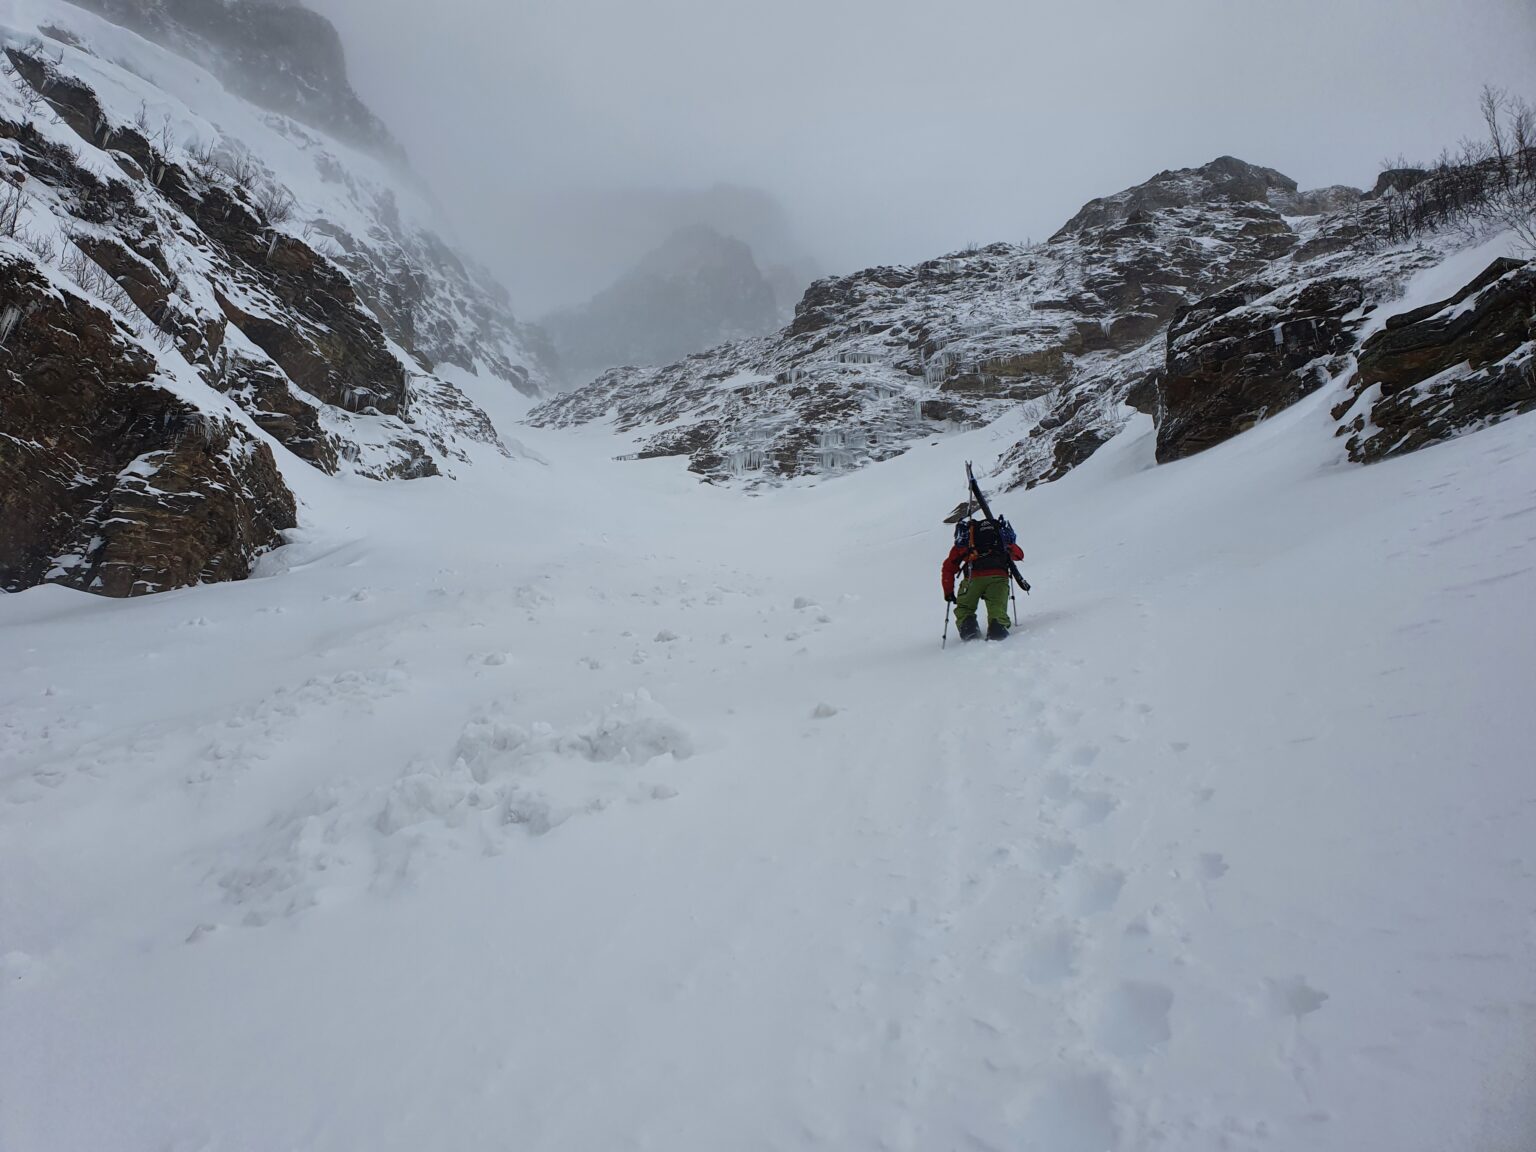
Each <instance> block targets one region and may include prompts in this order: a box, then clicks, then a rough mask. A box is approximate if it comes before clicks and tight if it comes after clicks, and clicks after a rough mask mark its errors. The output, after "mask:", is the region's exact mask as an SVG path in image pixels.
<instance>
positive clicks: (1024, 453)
mask: <svg viewBox="0 0 1536 1152" xmlns="http://www.w3.org/2000/svg"><path fill="white" fill-rule="evenodd" d="M1400 183H1401V181H1399V180H1396V179H1394V180H1389V181H1387V182H1386V183H1385V184H1379V185H1378V188H1377V189H1376V190H1374V191H1373V192H1372V193H1361V192H1359V191H1356V190H1353V189H1348V188H1341V187H1335V188H1327V189H1321V190H1317V191H1310V192H1307V191H1301V190H1299V189H1298V188H1297V185H1296V183H1295V182H1294V181H1292V180H1290V179H1289V178H1287V177H1285V176H1284V175H1282V174H1280V173H1278V172H1276V171H1274V170H1272V169H1268V168H1261V167H1257V166H1255V165H1251V164H1247V163H1244V162H1243V161H1241V160H1237V159H1234V158H1232V157H1222V158H1219V159H1217V160H1215V161H1213V162H1211V163H1210V164H1207V165H1204V166H1203V167H1201V168H1195V169H1183V170H1179V171H1173V172H1162V173H1159V174H1158V175H1156V176H1154V177H1153V178H1152V179H1151V180H1149V181H1147V182H1146V183H1144V184H1141V185H1137V186H1136V187H1134V188H1129V189H1126V190H1125V191H1122V192H1120V193H1117V194H1116V195H1114V196H1110V197H1105V198H1102V199H1098V200H1094V201H1091V202H1090V203H1089V204H1087V205H1085V206H1084V207H1083V209H1082V210H1081V211H1080V212H1078V213H1077V214H1076V215H1075V216H1074V217H1073V218H1072V219H1071V220H1070V221H1069V222H1068V223H1067V224H1066V225H1065V226H1064V227H1063V228H1062V229H1061V230H1060V231H1059V232H1057V233H1056V235H1055V236H1053V237H1052V238H1051V240H1050V241H1049V242H1047V243H1045V244H1040V245H1035V246H1032V247H1023V246H1018V245H1011V244H995V245H992V246H990V247H987V248H982V249H978V250H973V251H967V252H960V253H954V254H952V255H950V256H946V257H943V258H941V259H937V260H931V261H928V262H927V263H925V264H921V265H917V266H916V267H887V268H874V269H869V270H866V271H863V272H859V273H856V274H854V275H852V276H846V277H840V278H835V279H828V280H822V281H819V282H818V283H816V284H814V285H813V286H812V287H811V289H810V290H809V291H808V292H806V294H805V296H804V298H803V299H802V300H801V302H800V304H799V306H798V308H797V310H796V315H795V318H794V320H793V322H792V323H790V324H789V325H788V326H787V327H785V328H784V329H783V330H782V331H780V332H778V333H777V334H775V335H773V336H769V337H765V338H761V339H757V340H750V341H742V342H737V343H734V344H728V345H725V346H723V347H720V348H717V349H714V350H712V351H710V352H708V353H704V354H700V355H695V356H690V357H688V358H687V359H686V360H683V361H680V362H678V363H675V364H672V365H669V366H666V367H663V368H657V369H640V370H637V369H621V370H616V371H613V372H609V373H607V374H605V375H604V376H602V377H601V378H599V379H598V380H597V381H595V382H594V383H593V384H592V385H590V386H589V387H587V388H585V389H582V390H580V391H578V392H576V393H574V394H569V395H565V396H561V397H557V398H555V399H554V400H551V401H549V402H548V403H546V404H544V405H542V406H541V407H539V408H538V409H536V410H535V411H534V412H533V414H532V415H531V417H530V419H531V420H532V421H533V422H535V423H538V424H543V425H549V426H562V425H569V424H578V423H586V422H593V421H609V422H611V423H612V424H613V426H614V427H615V429H616V430H617V431H618V432H620V433H621V434H624V435H626V436H627V437H628V438H629V440H630V442H631V444H632V445H633V448H634V452H633V454H634V455H635V456H637V457H652V456H663V455H686V456H688V458H689V466H690V467H691V468H692V469H693V470H694V471H696V472H698V473H700V474H702V475H704V476H706V477H708V478H710V479H712V480H717V481H720V480H731V481H737V482H742V483H746V484H749V485H750V484H758V483H774V482H779V481H782V480H785V479H788V478H791V477H796V476H802V475H807V474H817V473H835V472H837V471H840V470H844V469H848V468H853V467H859V466H861V465H863V464H865V463H867V462H870V461H875V460H880V459H883V458H886V457H888V456H891V455H894V454H896V453H899V452H902V451H904V450H905V449H906V448H907V447H908V446H910V445H911V444H912V443H913V442H915V441H917V440H918V439H920V438H924V437H928V436H931V435H933V434H935V433H939V432H942V431H944V430H945V429H949V428H966V427H975V426H978V425H981V424H984V423H987V422H990V421H992V420H994V419H996V418H997V417H999V416H1001V415H1003V414H1004V413H1007V412H1011V411H1017V410H1020V409H1022V410H1023V412H1024V414H1025V418H1026V420H1027V423H1028V427H1029V431H1028V432H1027V433H1026V434H1025V435H1024V437H1023V438H1022V439H1021V440H1019V441H1018V442H1017V443H1016V444H1015V445H1014V446H1013V447H1012V448H1011V449H1010V450H1009V451H1007V452H1005V453H1004V454H1003V456H1002V459H1001V462H1000V465H999V472H1000V474H1001V475H1002V476H1003V478H1004V480H1005V482H1006V483H1008V484H1010V485H1013V486H1019V485H1026V486H1027V485H1034V484H1038V483H1042V482H1046V481H1050V480H1054V479H1057V478H1059V477H1060V476H1062V475H1064V474H1065V473H1066V472H1067V471H1069V470H1070V469H1071V468H1073V467H1075V466H1076V465H1077V464H1079V463H1081V462H1082V461H1083V460H1084V459H1086V458H1087V457H1088V456H1089V455H1090V454H1092V453H1093V452H1094V451H1095V450H1096V449H1097V448H1098V447H1099V446H1100V445H1101V444H1103V443H1105V442H1106V441H1107V440H1108V439H1109V438H1110V437H1111V436H1113V435H1115V434H1116V433H1117V432H1118V431H1119V430H1120V429H1121V428H1122V427H1124V425H1125V423H1126V421H1127V420H1128V419H1129V418H1130V417H1131V415H1132V414H1133V413H1134V411H1135V410H1136V409H1140V410H1142V411H1144V412H1146V413H1149V414H1152V415H1153V416H1154V417H1155V419H1156V420H1157V423H1158V457H1159V459H1160V460H1172V459H1177V458H1179V457H1180V456H1184V455H1188V454H1190V453H1192V452H1196V451H1199V450H1200V449H1202V448H1205V447H1209V446H1210V445H1212V444H1215V443H1219V442H1220V441H1222V440H1224V439H1227V438H1229V437H1231V436H1233V435H1235V434H1237V433H1238V432H1240V431H1242V430H1243V429H1245V428H1247V427H1250V426H1252V425H1253V424H1254V423H1256V422H1257V421H1259V420H1261V419H1263V418H1264V417H1265V416H1266V415H1268V414H1270V413H1273V412H1275V411H1277V410H1278V409H1280V408H1282V407H1284V406H1286V405H1288V404H1290V403H1293V402H1295V401H1296V400H1297V399H1299V398H1300V397H1302V396H1305V395H1307V394H1308V393H1310V392H1312V391H1314V390H1316V389H1317V388H1319V387H1321V386H1323V385H1324V384H1325V383H1329V382H1331V381H1336V380H1338V379H1341V378H1345V377H1347V376H1348V373H1349V372H1350V371H1351V370H1352V369H1353V367H1354V364H1355V354H1356V351H1357V345H1358V341H1359V339H1360V338H1361V336H1362V334H1363V333H1364V332H1365V331H1366V330H1367V328H1368V326H1369V325H1370V324H1371V323H1372V322H1373V320H1374V319H1375V318H1377V317H1379V316H1380V315H1381V314H1382V313H1383V312H1384V311H1389V310H1390V308H1391V302H1392V301H1393V300H1395V299H1396V298H1397V297H1398V296H1399V295H1400V294H1401V292H1402V290H1403V286H1404V284H1405V282H1406V281H1407V280H1408V278H1409V277H1410V276H1412V275H1413V274H1415V273H1416V272H1418V271H1420V270H1422V269H1424V268H1427V267H1429V266H1432V265H1434V264H1435V263H1437V262H1438V261H1440V260H1442V259H1443V258H1444V257H1445V255H1446V253H1448V252H1450V251H1452V250H1454V249H1455V248H1456V247H1457V246H1458V245H1464V244H1465V243H1467V237H1466V236H1465V235H1462V234H1445V235H1424V236H1420V237H1418V238H1416V240H1415V242H1414V243H1412V244H1393V243H1391V242H1390V240H1389V235H1390V228H1389V227H1388V217H1389V212H1388V204H1389V202H1390V199H1391V197H1392V196H1393V195H1395V194H1396V189H1397V187H1398V186H1399V184H1400ZM1463 394H1464V395H1470V394H1471V389H1470V386H1469V388H1467V389H1463ZM1477 410H1478V411H1479V412H1483V411H1484V406H1477ZM1358 415H1359V413H1354V414H1353V416H1358ZM1353 416H1352V418H1353ZM1468 420H1469V418H1462V419H1461V420H1460V423H1459V424H1458V425H1457V426H1459V427H1465V426H1467V424H1468ZM1446 427H1447V428H1448V427H1450V425H1449V424H1447V425H1446Z"/></svg>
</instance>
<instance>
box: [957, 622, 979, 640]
mask: <svg viewBox="0 0 1536 1152" xmlns="http://www.w3.org/2000/svg"><path fill="white" fill-rule="evenodd" d="M980 635H981V625H980V624H978V623H976V617H974V616H967V617H966V618H965V619H964V620H962V621H960V639H962V640H974V639H976V638H977V637H978V636H980Z"/></svg>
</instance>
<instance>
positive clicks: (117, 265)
mask: <svg viewBox="0 0 1536 1152" xmlns="http://www.w3.org/2000/svg"><path fill="white" fill-rule="evenodd" d="M89 6H90V7H95V8H98V9H100V10H102V11H103V12H105V13H107V14H109V15H114V16H117V17H119V18H122V19H124V20H127V21H129V22H130V23H132V24H133V25H134V26H135V27H138V28H140V29H142V30H147V31H150V32H152V33H154V35H155V37H156V39H158V40H162V41H165V42H166V44H174V45H175V46H176V48H177V50H176V51H172V50H171V49H170V48H169V47H162V46H156V45H154V44H151V43H149V42H147V41H146V40H144V39H143V38H141V37H140V36H139V35H137V34H135V33H134V32H131V31H129V30H127V29H125V28H124V27H122V26H119V25H116V24H114V23H112V22H110V21H109V20H106V19H103V18H102V17H99V16H96V15H92V14H90V13H87V12H85V11H82V10H81V9H80V8H77V7H74V6H71V5H68V4H64V3H61V2H58V0H18V3H17V4H15V5H13V6H11V8H10V9H9V10H8V12H7V14H6V15H5V16H4V17H3V18H0V72H3V75H0V373H3V375H4V377H5V379H6V381H7V386H6V388H5V390H4V393H3V395H0V478H3V482H5V483H6V492H5V496H4V501H3V505H0V516H3V526H4V528H5V530H4V531H3V532H0V587H4V588H5V589H6V590H8V591H11V590H15V589H17V588H21V587H25V586H27V585H29V584H32V583H36V582H38V581H42V580H49V581H56V582H60V583H65V584H70V585H72V586H76V587H80V588H86V589H90V590H93V591H100V592H104V593H108V594H114V595H126V594H133V593H138V592H145V591H153V590H157V589H160V588H166V587H174V586H177V585H181V584H186V583H192V582H196V581H198V580H213V579H229V578H238V577H240V576H244V575H246V574H247V573H248V572H249V570H250V567H251V564H252V561H253V560H254V558H255V557H256V556H257V555H258V554H259V553H260V552H261V551H262V550H264V549H266V548H269V547H271V546H273V545H275V544H277V543H280V542H281V535H280V534H281V532H282V530H284V529H286V528H290V527H293V526H294V523H295V518H296V514H297V510H296V505H295V501H294V499H293V497H292V495H291V494H290V493H289V491H288V488H287V485H286V484H285V481H284V478H283V475H284V473H285V472H291V471H292V469H294V468H316V469H319V470H321V471H324V472H336V471H343V470H345V471H352V472H356V473H359V474H361V475H363V476H368V477H373V478H378V479H389V478H411V477H417V476H425V475H432V474H436V473H438V472H441V471H444V470H448V469H450V468H451V467H452V465H453V464H454V463H455V462H456V461H460V460H465V459H468V458H469V456H470V454H471V453H472V451H473V450H474V446H475V445H477V444H481V445H485V446H486V447H487V448H489V449H491V450H492V451H498V450H504V449H502V448H501V445H500V443H499V441H498V440H497V438H496V434H495V432H494V430H493V429H492V427H491V425H490V422H489V420H488V419H487V418H486V417H485V415H484V414H483V413H482V412H480V411H479V410H478V409H477V408H476V407H475V406H474V405H473V404H471V403H470V402H469V401H468V400H467V399H466V398H465V397H464V396H463V395H462V394H461V393H460V392H459V391H458V390H457V388H456V387H454V386H453V385H452V384H450V383H449V382H448V381H447V380H446V379H444V378H443V377H442V375H441V372H442V370H443V369H444V368H445V366H448V365H452V366H454V368H455V372H456V375H455V378H456V379H457V378H461V377H478V378H481V379H483V380H484V381H486V382H488V383H491V384H493V385H494V386H497V387H507V388H515V389H517V390H519V391H521V392H523V393H526V394H529V395H536V394H537V393H538V391H539V389H540V387H541V384H542V382H543V380H544V378H545V370H544V368H543V365H542V363H541V361H540V359H539V357H538V356H537V355H536V354H534V353H533V352H531V351H530V349H529V345H528V342H527V340H526V339H525V336H526V333H525V332H524V330H523V329H521V327H520V326H519V325H518V324H517V322H516V321H515V320H514V319H513V318H512V317H511V315H510V313H509V311H508V309H507V307H506V300H505V296H504V294H501V293H500V292H499V290H498V289H497V288H496V287H495V285H494V284H493V283H492V282H490V281H489V278H488V277H486V276H485V275H484V274H483V273H479V272H477V271H476V270H474V269H473V268H472V267H470V266H468V265H466V264H465V263H464V262H463V261H461V260H460V259H459V258H458V257H457V256H455V254H454V253H453V252H452V251H451V250H450V249H449V248H448V247H447V245H445V244H444V243H443V242H442V241H441V240H440V239H438V238H437V236H436V235H435V233H434V232H433V230H432V227H431V224H430V212H429V210H428V209H427V208H426V207H425V206H424V204H423V202H422V201H421V199H420V197H419V196H417V195H416V193H414V192H413V191H412V188H411V183H410V181H402V180H401V178H400V177H399V176H398V174H397V172H396V170H395V168H394V163H395V161H394V160H393V159H389V160H381V159H379V158H378V157H377V156H376V155H374V154H373V153H372V152H371V151H359V150H358V149H356V148H355V147H352V146H351V145H349V144H347V143H345V142H343V141H341V140H340V139H338V138H337V136H335V135H330V134H327V133H326V132H323V131H321V130H319V129H318V128H316V127H313V126H311V125H310V124H304V123H300V122H299V121H298V120H297V119H295V118H293V117H292V116H289V115H286V114H280V113H278V112H276V111H273V110H271V109H270V108H266V107H257V106H254V105H253V104H252V103H251V102H250V100H248V99H247V98H246V95H245V94H244V91H243V89H242V87H241V85H239V84H235V85H233V87H232V89H226V88H225V87H223V86H222V85H221V84H220V83H219V81H218V80H217V79H215V77H214V75H213V74H211V73H210V72H209V71H207V70H206V69H205V68H204V67H203V66H202V64H201V63H198V62H196V61H194V60H191V59H189V58H188V57H187V56H186V55H182V54H181V53H182V52H184V51H185V52H188V53H191V54H192V55H200V53H203V52H214V51H215V50H217V51H232V50H234V49H233V48H232V47H231V44H235V43H238V47H239V50H240V51H241V52H243V53H244V54H245V55H244V57H242V58H243V59H246V60H247V61H248V62H249V61H251V60H255V59H257V58H258V56H259V55H260V54H261V53H266V54H267V55H266V56H265V57H264V59H266V61H267V64H268V65H269V66H271V67H272V68H274V69H278V68H279V65H282V64H284V63H285V62H287V61H288V60H289V57H287V56H282V55H273V54H281V53H288V52H296V53H298V55H297V57H294V58H293V59H292V70H293V71H295V72H296V74H298V75H300V76H301V77H302V76H307V77H309V78H310V79H311V80H312V81H313V86H314V87H315V90H316V91H317V92H318V91H320V90H322V89H323V90H324V91H325V92H327V93H328V94H329V95H327V96H326V98H325V99H324V100H321V99H320V97H319V96H315V97H314V99H313V100H312V101H311V102H310V103H309V104H308V105H306V111H307V113H308V114H309V119H310V120H311V122H312V124H324V125H328V126H329V127H330V129H332V130H334V131H336V132H338V133H340V132H341V129H342V128H346V127H347V125H349V124H350V125H351V129H356V133H353V132H352V131H351V129H348V132H347V133H346V134H351V135H356V134H358V133H360V134H361V135H362V136H370V135H371V134H372V135H376V134H375V133H374V132H373V129H372V128H370V127H369V122H368V121H367V120H365V119H363V118H362V113H360V112H357V108H360V107H361V106H360V105H357V106H356V107H353V105H352V104H351V103H349V101H348V100H347V99H346V98H345V96H346V94H347V93H350V89H348V88H346V87H345V80H344V75H345V74H344V71H338V69H339V67H340V65H339V50H334V51H333V49H334V45H333V44H332V40H333V39H334V33H328V34H325V35H322V34H320V33H316V34H315V35H314V36H312V37H300V38H301V39H304V45H303V46H302V47H296V46H295V45H294V44H293V43H292V41H293V38H294V37H295V36H297V35H298V33H297V32H295V29H298V30H300V31H302V30H303V29H305V28H310V29H311V30H313V27H314V25H313V23H312V22H313V21H314V20H317V19H318V18H316V17H313V16H312V14H309V13H303V14H302V15H296V14H295V13H294V12H292V11H288V10H286V9H283V8H278V9H276V10H274V11H270V12H263V13H262V14H260V15H256V14H251V13H246V12H244V9H243V6H241V5H233V6H230V5H225V4H223V3H220V2H217V0H166V2H165V3H163V4H162V3H157V4H152V5H147V6H141V5H132V6H122V7H121V10H120V9H119V6H117V5H114V4H112V3H109V2H108V0H100V2H99V3H94V4H92V5H89ZM130 9H132V11H131V12H130ZM130 17H131V19H130ZM273 21H277V22H278V23H277V24H273V23H272V22H273ZM284 21H297V23H283V22H284ZM327 27H328V26H327ZM257 28H265V29H268V30H269V31H270V30H271V29H273V28H286V29H287V30H288V33H289V35H282V36H279V35H276V34H275V33H274V34H273V35H271V36H265V37H264V38H263V37H258V36H256V35H255V34H254V33H252V34H251V36H250V37H249V38H243V37H245V33H247V32H250V31H251V30H252V29H257ZM231 38H232V39H231ZM200 58H201V57H200ZM205 62H206V61H205ZM322 81H324V83H322ZM301 87H302V85H301ZM352 99H354V100H355V98H352ZM269 103H270V102H269ZM349 108H351V109H352V111H348V109H349ZM326 109H329V111H326ZM338 117H340V118H341V119H337V118H338ZM343 121H345V123H343ZM368 142H369V143H370V144H371V145H377V144H380V143H381V141H380V140H379V139H370V140H369V141H368Z"/></svg>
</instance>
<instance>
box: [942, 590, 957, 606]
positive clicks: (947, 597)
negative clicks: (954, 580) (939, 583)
mask: <svg viewBox="0 0 1536 1152" xmlns="http://www.w3.org/2000/svg"><path fill="white" fill-rule="evenodd" d="M954 602H955V594H954V593H953V592H946V593H944V603H946V604H953V603H954Z"/></svg>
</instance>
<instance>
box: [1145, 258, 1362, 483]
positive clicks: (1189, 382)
mask: <svg viewBox="0 0 1536 1152" xmlns="http://www.w3.org/2000/svg"><path fill="white" fill-rule="evenodd" d="M1363 303H1364V295H1363V293H1362V288H1361V284H1360V282H1359V281H1358V280H1354V279H1350V278H1347V277H1327V278H1323V279H1319V280H1310V281H1306V282H1303V283H1302V284H1300V285H1286V286H1282V287H1279V288H1276V287H1275V286H1274V285H1272V284H1269V283H1265V282H1262V281H1250V282H1248V283H1245V284H1240V285H1237V286H1236V287H1234V288H1231V289H1228V290H1227V291H1225V292H1221V293H1219V294H1217V295H1215V296H1211V297H1208V298H1206V299H1204V300H1201V301H1200V302H1199V303H1197V304H1194V305H1193V306H1191V307H1189V308H1187V309H1185V310H1184V311H1183V312H1181V313H1180V315H1179V317H1178V318H1177V319H1176V320H1175V321H1174V322H1173V325H1172V327H1170V328H1169V330H1168V357H1167V363H1166V365H1165V367H1164V370H1163V372H1162V374H1161V375H1160V376H1159V378H1158V384H1157V390H1158V403H1157V408H1158V422H1157V459H1158V462H1159V463H1167V462H1168V461H1170V460H1179V459H1182V458H1184V457H1186V456H1192V455H1194V454H1195V453H1196V452H1200V451H1202V450H1204V449H1206V448H1209V447H1211V446H1212V445H1214V444H1219V443H1221V442H1222V441H1223V440H1227V439H1230V438H1231V437H1232V436H1235V435H1237V434H1238V433H1239V432H1242V431H1245V430H1246V429H1248V428H1251V427H1252V426H1253V425H1254V424H1256V423H1258V422H1259V421H1260V420H1262V419H1263V418H1264V417H1265V416H1267V415H1269V414H1271V413H1273V412H1276V411H1279V410H1280V409H1282V408H1286V407H1288V406H1290V405H1291V404H1294V403H1295V402H1296V401H1297V400H1300V399H1301V398H1302V397H1303V396H1306V395H1307V394H1309V393H1311V392H1313V391H1316V390H1317V388H1318V387H1320V386H1321V385H1322V384H1323V382H1324V381H1325V380H1327V379H1328V377H1329V375H1330V373H1331V372H1333V371H1337V370H1338V369H1339V368H1341V367H1342V364H1341V363H1340V362H1338V361H1337V359H1336V358H1338V357H1340V356H1342V355H1343V354H1344V353H1346V352H1348V351H1349V350H1350V348H1351V347H1353V343H1354V336H1353V333H1352V329H1351V324H1350V321H1351V320H1352V319H1353V320H1358V319H1359V318H1360V317H1359V312H1360V308H1361V305H1362V304H1363Z"/></svg>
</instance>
